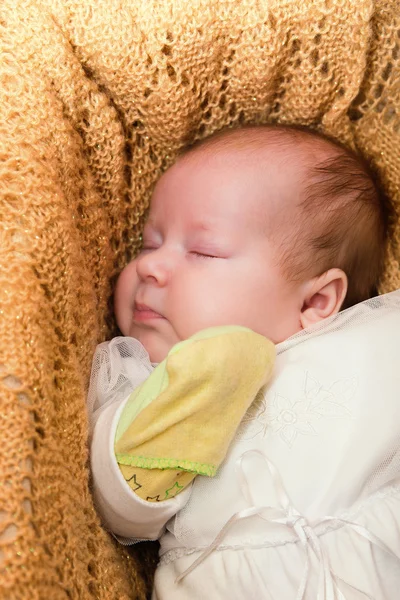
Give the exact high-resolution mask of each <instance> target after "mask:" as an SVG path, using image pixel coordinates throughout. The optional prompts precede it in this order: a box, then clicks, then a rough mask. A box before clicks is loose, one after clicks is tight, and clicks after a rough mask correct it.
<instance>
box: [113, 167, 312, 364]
mask: <svg viewBox="0 0 400 600" xmlns="http://www.w3.org/2000/svg"><path fill="white" fill-rule="evenodd" d="M279 177H280V176H279V175H278V174H277V172H276V170H274V169H272V170H271V173H270V174H269V178H268V181H269V182H270V186H271V189H274V190H277V189H278V190H279V186H282V185H283V182H282V181H279V182H278V181H275V179H278V178H279ZM275 200H276V196H274V198H272V196H271V197H270V199H269V198H268V190H266V189H265V185H262V186H261V185H260V184H259V181H258V180H257V177H256V175H255V170H254V167H253V166H252V165H251V163H250V162H249V161H247V163H246V164H242V162H241V161H240V160H239V159H238V160H237V161H236V160H235V159H231V160H226V158H225V160H224V157H223V156H222V157H219V158H216V159H215V158H213V159H212V160H209V159H208V158H207V157H205V158H200V159H199V158H194V159H193V158H191V157H189V158H185V159H183V160H180V161H178V163H176V164H175V165H174V166H173V167H172V168H171V169H169V170H168V171H167V172H166V173H165V174H164V175H163V177H162V178H161V179H160V181H159V182H158V184H157V186H156V189H155V191H154V195H153V198H152V201H151V207H150V213H149V218H148V220H147V223H146V225H145V228H144V233H143V249H142V251H141V252H140V254H139V255H138V256H137V258H136V259H135V260H133V261H132V262H131V263H129V264H128V266H127V267H126V268H125V269H124V270H123V271H122V273H121V275H120V277H119V280H118V283H117V289H116V294H115V311H116V317H117V322H118V325H119V327H120V329H121V331H122V333H123V334H124V335H127V336H131V337H134V338H137V339H138V340H139V341H140V342H141V343H142V344H143V346H144V347H145V348H146V349H147V351H148V352H149V355H150V359H151V360H152V361H153V362H160V361H161V360H163V359H164V358H165V356H166V355H167V353H168V351H169V350H170V349H171V348H172V346H173V345H174V344H176V343H177V342H179V341H181V340H183V339H186V338H188V337H190V336H191V335H193V334H194V333H196V332H197V331H199V330H201V329H204V328H206V327H211V326H216V325H243V326H246V327H249V328H251V329H253V330H254V331H256V332H257V333H261V334H263V335H265V336H266V337H269V338H270V339H272V340H273V341H274V342H280V341H282V340H284V339H286V338H287V337H289V336H290V335H292V334H293V333H295V332H296V331H298V330H299V329H300V328H301V327H300V324H299V320H298V312H297V306H296V302H298V300H297V299H296V294H294V293H293V284H290V283H288V282H287V281H286V280H285V278H284V277H283V275H282V273H281V269H280V267H279V266H278V264H279V260H278V259H279V257H277V256H276V255H275V253H274V248H273V247H272V244H271V242H270V241H269V239H268V235H267V233H266V231H267V229H268V220H269V219H270V218H272V213H273V212H274V211H275V210H276V206H274V203H275Z"/></svg>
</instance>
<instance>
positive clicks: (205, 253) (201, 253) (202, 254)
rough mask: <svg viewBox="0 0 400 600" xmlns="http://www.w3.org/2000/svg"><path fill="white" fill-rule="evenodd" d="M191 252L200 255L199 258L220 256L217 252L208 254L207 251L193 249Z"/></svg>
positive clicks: (193, 254)
mask: <svg viewBox="0 0 400 600" xmlns="http://www.w3.org/2000/svg"><path fill="white" fill-rule="evenodd" d="M189 254H191V255H192V256H198V257H199V258H218V256H216V255H215V254H207V252H196V251H195V250H192V251H191V252H190V253H189Z"/></svg>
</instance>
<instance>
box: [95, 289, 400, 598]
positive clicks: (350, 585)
mask: <svg viewBox="0 0 400 600" xmlns="http://www.w3.org/2000/svg"><path fill="white" fill-rule="evenodd" d="M112 343H113V342H111V344H112ZM132 344H133V346H132V347H133V348H134V352H136V349H135V348H136V347H137V344H138V342H136V341H132ZM104 349H107V346H104V345H103V351H104ZM277 350H278V355H277V361H276V368H275V375H274V377H273V379H272V381H271V382H270V384H268V387H267V389H266V392H265V394H260V395H259V397H258V398H257V399H256V402H255V403H254V404H253V406H252V407H251V409H250V411H249V412H248V414H247V415H246V417H245V419H244V421H243V423H242V425H241V427H240V429H239V431H238V433H237V439H236V440H235V443H234V444H232V446H231V448H230V451H229V454H228V456H227V458H226V460H225V462H224V463H223V465H222V466H221V468H220V470H219V473H218V475H217V477H215V478H207V477H197V478H196V479H195V481H194V483H193V485H192V486H190V487H189V488H188V489H186V490H185V491H184V492H182V493H181V494H180V495H178V496H177V497H176V498H174V499H172V500H168V501H165V502H160V503H147V502H145V501H143V500H141V499H140V498H139V497H138V496H136V495H135V493H134V492H133V491H132V490H131V489H130V488H129V486H128V485H127V483H126V482H125V481H124V479H123V477H122V475H121V473H120V471H119V469H118V466H117V463H116V460H115V458H114V452H113V441H114V435H115V430H116V426H117V422H118V416H119V414H120V412H121V410H122V407H123V405H124V402H125V400H124V399H123V400H120V399H119V400H118V401H117V402H115V403H108V404H106V407H105V409H102V408H101V404H102V402H103V399H102V398H101V397H100V399H97V400H96V402H97V404H96V405H95V408H96V409H97V413H96V416H98V414H100V416H99V417H98V419H97V422H96V425H95V427H94V433H93V440H92V450H91V456H92V458H91V460H92V469H93V477H94V484H95V496H96V500H97V503H98V507H99V510H100V513H101V514H102V516H103V518H104V521H105V523H106V525H107V527H108V528H109V529H110V530H111V531H113V532H114V533H116V534H117V535H119V536H124V537H125V538H135V539H138V538H142V539H155V538H157V537H160V542H161V550H160V564H159V566H158V568H157V572H156V578H155V589H154V593H153V598H154V599H159V600H169V599H173V600H181V599H182V600H187V599H190V600H197V599H199V600H204V599H209V598H211V599H216V600H217V599H225V598H229V600H239V599H240V600H242V599H246V600H247V599H249V600H252V599H254V600H259V599H268V600H269V599H271V600H272V599H273V600H303V599H306V600H317V599H318V600H344V599H345V600H365V599H373V600H395V599H397V598H399V597H400V352H399V350H400V291H397V292H393V293H392V294H387V295H385V296H380V297H378V298H375V299H372V300H369V301H367V302H364V303H362V304H359V305H357V306H355V307H352V308H350V309H348V310H346V311H343V312H342V313H340V314H339V315H337V316H335V317H333V318H331V319H329V320H327V321H324V322H323V323H321V324H318V325H317V326H315V327H313V328H311V329H308V330H307V331H304V332H301V333H300V334H297V335H295V336H293V337H292V338H290V339H289V340H287V341H285V342H283V343H282V344H280V345H279V346H278V347H277ZM140 351H141V352H142V353H143V350H140ZM143 355H144V359H143V361H144V362H146V361H147V369H148V372H150V369H151V365H149V362H148V357H147V358H146V354H145V353H143ZM141 360H142V359H141ZM107 369H108V371H107V372H108V375H109V374H110V367H109V366H108V367H107ZM145 370H146V369H144V371H145ZM100 371H101V367H100ZM145 376H146V375H143V377H145ZM138 379H140V377H137V379H136V385H137V383H138ZM98 380H99V378H98V376H96V375H95V376H94V378H93V379H92V387H91V390H92V391H91V397H92V400H91V403H92V405H93V394H94V392H93V390H95V389H96V382H97V381H98ZM97 387H98V386H97ZM114 389H115V385H114ZM125 392H126V389H125ZM95 395H96V394H95ZM117 395H118V394H117ZM97 397H98V396H97ZM105 402H108V400H107V398H106V400H105ZM165 524H166V528H164V525H165ZM213 542H214V544H213ZM205 552H207V553H208V554H207V556H205V555H203V553H205ZM199 557H201V558H200V562H199V563H198V564H197V563H196V565H193V563H194V561H196V560H197V559H199ZM191 567H192V568H191ZM186 570H188V572H187V573H186V574H185V575H184V577H183V579H181V580H180V581H179V582H178V583H176V582H175V580H176V578H177V577H179V576H180V575H182V574H184V573H185V571H186ZM189 570H190V572H189Z"/></svg>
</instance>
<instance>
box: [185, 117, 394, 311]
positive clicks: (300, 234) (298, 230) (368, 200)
mask: <svg viewBox="0 0 400 600" xmlns="http://www.w3.org/2000/svg"><path fill="white" fill-rule="evenodd" d="M271 143H273V144H276V145H277V147H278V148H280V147H281V148H283V149H287V150H289V151H290V150H291V151H295V152H296V153H297V155H298V156H301V155H302V156H303V158H304V161H303V163H304V164H303V171H304V174H303V176H302V179H303V181H302V184H303V188H302V192H301V194H300V199H299V203H298V205H297V214H296V215H295V216H294V218H293V219H287V218H286V219H285V222H286V223H289V226H288V229H287V233H286V235H284V236H282V233H283V232H282V231H281V230H279V231H275V232H274V231H272V232H271V236H272V238H273V240H274V242H276V244H277V256H278V257H279V264H280V265H281V267H282V268H283V271H284V274H285V276H286V277H287V278H288V279H289V280H293V281H297V280H301V279H302V278H307V277H314V276H317V275H321V274H322V273H324V272H325V271H327V270H328V269H331V268H339V269H342V270H343V271H344V272H345V273H346V275H347V277H348V291H347V295H346V299H345V302H344V305H343V308H347V307H349V306H352V305H354V304H356V303H358V302H361V301H363V300H365V299H367V298H369V297H371V296H373V295H375V294H376V293H377V283H378V280H379V277H380V275H381V272H382V268H383V261H384V255H385V243H386V237H387V229H388V220H389V214H390V208H389V203H388V200H387V198H386V196H385V194H384V193H383V191H382V188H381V186H380V184H379V178H378V176H377V174H376V173H375V172H374V170H373V169H372V167H371V166H370V165H369V164H368V162H367V161H366V159H364V158H362V157H361V156H359V155H357V154H355V153H354V152H352V151H351V150H349V149H348V148H346V147H345V146H343V145H342V144H340V143H339V142H338V141H336V140H334V139H331V138H329V137H328V136H325V135H321V134H320V133H316V132H314V131H312V130H310V129H308V128H305V127H302V126H292V125H275V124H272V125H262V126H258V127H254V126H249V127H243V128H241V129H229V130H225V131H222V132H218V133H217V134H214V135H213V136H211V137H209V138H207V139H206V140H203V141H201V142H196V143H195V144H194V145H192V146H190V147H189V148H186V149H185V154H184V155H185V156H188V155H191V154H192V153H193V152H196V153H197V152H198V151H200V154H202V151H210V150H211V151H213V150H214V151H217V150H221V149H227V150H229V149H245V150H246V149H247V150H249V152H252V151H255V152H257V151H258V150H260V149H262V148H263V147H268V146H269V145H270V144H271ZM318 147H319V149H320V151H322V158H321V159H320V160H318V159H317V158H316V152H315V151H316V150H318Z"/></svg>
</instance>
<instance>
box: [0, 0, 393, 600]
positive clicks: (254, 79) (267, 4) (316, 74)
mask: <svg viewBox="0 0 400 600" xmlns="http://www.w3.org/2000/svg"><path fill="white" fill-rule="evenodd" d="M399 30H400V12H399V9H398V2H397V1H396V0H376V1H375V2H373V1H372V0H301V1H299V0H218V2H217V1H216V0H169V1H168V0H165V1H163V2H160V1H159V0H124V1H123V2H121V0H18V1H17V2H16V1H15V0H2V2H1V6H0V196H1V199H0V222H1V229H0V406H1V408H0V431H1V447H0V476H1V484H2V485H1V486H0V596H1V597H2V598H3V597H4V598H7V599H12V600H14V599H15V600H17V599H24V600H25V599H27V598H30V600H34V599H44V598H49V599H51V600H58V599H60V600H66V599H70V600H71V599H79V600H89V599H91V600H93V599H94V598H96V599H104V600H113V599H116V600H117V599H118V600H123V599H126V600H127V599H135V598H140V599H143V598H145V595H146V590H148V587H149V581H150V579H149V577H150V575H151V570H152V568H153V566H154V561H152V559H151V555H150V554H146V550H145V549H144V548H145V547H143V546H138V548H137V549H136V551H135V552H131V553H128V552H127V550H126V549H125V548H123V547H121V546H118V545H117V544H115V543H114V541H113V540H112V538H110V536H109V535H108V534H107V533H106V532H105V531H104V530H103V529H102V527H101V524H100V521H99V518H98V517H97V515H96V512H95V510H94V507H93V504H92V500H91V494H90V479H89V472H88V466H87V460H88V449H87V420H86V412H85V397H86V392H87V387H88V378H89V371H90V365H91V359H92V354H93V351H94V348H95V346H96V344H97V343H98V342H100V341H102V340H104V339H107V338H109V337H110V336H111V335H112V334H113V333H114V322H113V319H112V311H111V304H110V298H111V294H112V289H113V283H114V281H115V276H116V274H117V273H118V272H119V270H120V269H121V268H122V267H123V266H124V265H125V264H126V261H127V260H128V259H129V258H130V257H132V256H133V255H134V253H135V252H136V250H137V249H138V247H139V244H140V231H141V226H142V223H143V218H144V215H145V211H146V208H147V205H148V201H149V196H150V194H151V190H152V188H153V185H154V182H155V181H156V180H157V178H158V177H159V176H160V174H161V173H162V172H163V171H164V170H165V169H166V168H167V167H168V166H169V165H170V164H171V163H172V162H173V161H174V158H175V156H176V154H177V152H178V151H179V150H180V149H181V148H182V147H183V146H184V145H185V144H187V143H188V142H192V141H194V140H196V139H200V138H204V137H205V136H207V135H209V134H211V133H212V132H214V131H216V130H217V129H220V128H221V127H224V126H227V125H234V126H236V125H240V124H242V123H265V122H267V121H279V122H282V123H301V124H305V125H309V126H312V127H314V128H316V129H318V130H321V131H324V132H326V133H328V134H331V135H333V136H336V137H337V138H338V139H340V140H341V141H343V142H345V143H347V144H348V145H350V146H351V147H353V148H355V149H358V150H360V152H362V153H363V154H364V155H365V156H367V157H369V158H370V159H371V160H372V162H373V163H374V164H375V166H376V167H377V168H378V169H379V171H380V173H381V177H382V181H383V183H384V186H385V188H386V191H387V193H388V195H389V196H390V198H391V201H392V203H393V205H394V208H395V211H394V217H393V222H392V224H391V239H390V242H389V244H388V248H387V260H386V266H385V270H384V272H383V273H382V277H381V282H380V290H381V291H389V290H391V289H394V288H396V287H400V271H399V260H400V246H399V244H400V218H399V215H400V205H399V202H400V153H399V144H400V77H399V61H400V37H399Z"/></svg>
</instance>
